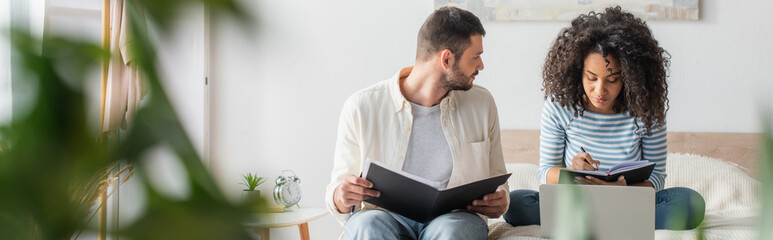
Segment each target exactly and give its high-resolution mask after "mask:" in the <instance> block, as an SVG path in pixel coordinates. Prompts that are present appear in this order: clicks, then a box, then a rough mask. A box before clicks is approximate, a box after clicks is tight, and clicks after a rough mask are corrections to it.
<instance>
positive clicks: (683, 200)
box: [503, 187, 706, 230]
mask: <svg viewBox="0 0 773 240" xmlns="http://www.w3.org/2000/svg"><path fill="white" fill-rule="evenodd" d="M705 211H706V202H704V200H703V197H701V195H700V194H699V193H698V192H696V191H695V190H692V189H689V188H684V187H674V188H667V189H663V190H660V191H658V192H656V193H655V229H669V230H686V229H693V228H695V227H697V226H698V225H699V224H700V223H701V222H703V214H704V212H705ZM503 217H504V219H505V221H506V222H507V223H510V224H511V225H513V226H523V225H535V224H540V219H539V192H537V191H532V190H526V189H519V190H515V191H512V192H510V209H509V210H507V213H505V215H504V216H503Z"/></svg>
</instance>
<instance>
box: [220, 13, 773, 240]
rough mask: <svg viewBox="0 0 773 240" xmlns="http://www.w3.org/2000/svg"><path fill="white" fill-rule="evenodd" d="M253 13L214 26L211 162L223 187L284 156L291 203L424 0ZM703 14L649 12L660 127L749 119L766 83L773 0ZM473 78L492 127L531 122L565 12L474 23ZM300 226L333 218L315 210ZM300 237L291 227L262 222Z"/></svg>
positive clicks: (747, 125) (770, 78)
mask: <svg viewBox="0 0 773 240" xmlns="http://www.w3.org/2000/svg"><path fill="white" fill-rule="evenodd" d="M244 2H245V3H246V4H247V7H248V10H249V11H250V12H252V13H254V14H255V15H257V21H256V22H253V23H251V24H249V25H247V26H245V25H238V24H234V23H232V22H227V21H224V22H219V23H218V24H213V25H212V35H211V37H212V59H211V60H212V65H211V68H212V81H211V84H212V85H211V97H212V101H211V103H210V104H211V109H212V110H211V111H212V112H211V118H212V123H211V124H212V125H211V127H212V128H211V142H212V146H211V147H212V161H213V168H214V169H215V174H216V175H217V177H218V180H219V182H220V184H221V186H222V187H223V188H224V189H226V191H227V192H228V193H229V194H230V195H232V196H234V197H235V196H238V191H239V189H240V188H241V187H240V186H239V185H238V184H237V183H238V181H239V175H240V174H242V173H246V172H258V174H260V175H262V176H267V177H269V178H270V179H269V181H268V183H266V184H263V185H262V186H261V187H260V188H261V190H263V191H264V195H270V191H271V187H273V183H272V181H273V180H274V179H275V178H276V176H277V175H278V174H279V173H280V172H281V170H283V169H293V170H294V171H295V172H296V173H297V174H298V176H299V177H300V178H301V180H302V183H301V186H302V190H303V193H304V197H303V200H302V201H301V205H302V206H314V207H322V206H324V203H323V195H324V189H325V185H326V184H327V183H328V181H329V173H330V170H331V168H332V156H333V148H334V142H335V136H336V128H337V121H338V115H339V113H340V109H341V106H342V104H343V101H344V100H345V99H346V98H347V97H348V96H349V95H350V94H352V93H354V92H355V91H356V90H358V89H361V88H364V87H366V86H369V85H371V84H373V83H375V82H377V81H380V80H383V79H386V78H388V77H390V76H391V75H393V74H395V73H396V72H397V71H398V70H399V68H401V67H404V66H408V65H412V63H413V58H414V53H415V39H416V33H417V31H418V29H419V27H420V25H421V24H422V23H423V21H424V19H425V18H426V17H427V15H429V14H430V13H431V12H432V10H433V6H432V1H429V0H427V1H415V0H399V1H357V0H345V1H297V0H287V1H267V0H258V1H244ZM701 4H702V6H701V20H700V21H694V22H650V23H649V25H650V27H651V28H652V30H653V32H654V34H655V37H656V38H657V39H658V40H659V41H660V43H661V45H662V46H663V47H664V48H666V49H667V50H668V51H669V52H670V53H671V55H672V56H673V57H672V61H673V64H672V68H671V77H670V78H669V81H670V82H669V83H670V87H669V90H670V92H669V98H670V100H671V110H670V111H669V114H668V123H669V130H670V131H709V132H756V131H760V130H761V127H760V121H759V114H758V111H757V110H758V109H759V108H761V107H762V105H763V102H766V104H768V105H771V102H773V101H771V99H772V98H771V97H769V96H768V95H769V93H770V92H771V91H773V86H772V85H773V83H771V82H773V68H771V67H770V66H772V64H773V62H772V60H773V47H771V45H770V44H768V43H767V42H768V41H769V39H771V37H773V28H770V26H769V24H770V23H771V22H773V15H771V14H769V9H773V2H769V1H762V0H755V1H745V2H743V3H740V4H739V3H736V2H733V1H701ZM484 26H485V27H486V30H487V31H488V34H487V35H486V37H485V38H484V50H485V53H484V54H483V60H484V63H485V64H486V68H485V69H484V70H483V71H482V72H481V74H480V75H479V77H478V78H477V80H476V83H477V84H480V85H483V86H485V87H487V88H488V89H489V90H490V91H491V92H492V93H493V95H494V97H495V99H496V101H497V104H498V107H499V112H500V122H501V125H502V126H501V127H502V128H503V129H516V128H517V129H538V127H539V116H540V113H541V112H540V111H541V108H542V92H541V91H540V88H541V78H540V72H541V66H542V63H543V60H544V57H545V54H546V52H547V48H548V47H549V45H550V44H551V42H552V40H553V39H554V38H555V36H556V35H557V34H558V32H559V30H560V29H561V28H563V27H566V26H568V23H566V22H502V23H500V22H486V23H484ZM250 31H254V33H255V34H254V38H247V37H244V36H245V32H250ZM309 227H310V231H311V235H312V238H315V239H333V238H335V237H337V235H338V233H340V231H341V228H340V227H339V226H338V225H337V223H336V222H335V221H334V220H333V218H332V217H330V216H326V217H324V218H322V219H320V220H316V221H313V222H311V223H310V224H309ZM271 234H272V235H273V236H274V237H275V238H277V239H298V234H297V228H280V229H274V230H272V231H271Z"/></svg>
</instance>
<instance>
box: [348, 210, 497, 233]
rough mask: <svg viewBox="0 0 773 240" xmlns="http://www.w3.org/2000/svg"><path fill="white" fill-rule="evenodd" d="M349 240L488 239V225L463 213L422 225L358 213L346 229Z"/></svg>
mask: <svg viewBox="0 0 773 240" xmlns="http://www.w3.org/2000/svg"><path fill="white" fill-rule="evenodd" d="M344 237H345V238H346V239H486V238H487V237H488V225H487V224H486V222H484V221H483V219H481V218H480V217H478V215H475V214H473V213H470V212H466V211H460V212H451V213H446V214H443V215H440V216H439V217H437V218H435V219H432V220H431V221H429V222H427V223H420V222H416V221H413V220H411V219H409V218H406V217H403V216H401V215H400V214H396V213H393V212H390V211H386V210H381V209H368V210H363V211H360V212H357V213H355V214H354V215H353V216H352V217H351V218H349V221H346V225H345V226H344Z"/></svg>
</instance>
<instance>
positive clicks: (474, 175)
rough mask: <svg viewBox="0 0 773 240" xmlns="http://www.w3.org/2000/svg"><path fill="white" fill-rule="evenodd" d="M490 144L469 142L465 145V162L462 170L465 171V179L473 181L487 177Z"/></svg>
mask: <svg viewBox="0 0 773 240" xmlns="http://www.w3.org/2000/svg"><path fill="white" fill-rule="evenodd" d="M490 151H491V142H489V141H483V142H471V143H466V144H465V149H464V155H465V161H464V162H463V163H462V165H463V167H462V169H464V170H465V174H464V175H465V178H466V179H468V180H470V181H473V180H477V179H483V178H487V177H489V162H490V156H491V155H490V154H489V153H490Z"/></svg>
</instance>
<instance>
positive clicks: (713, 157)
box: [489, 129, 761, 240]
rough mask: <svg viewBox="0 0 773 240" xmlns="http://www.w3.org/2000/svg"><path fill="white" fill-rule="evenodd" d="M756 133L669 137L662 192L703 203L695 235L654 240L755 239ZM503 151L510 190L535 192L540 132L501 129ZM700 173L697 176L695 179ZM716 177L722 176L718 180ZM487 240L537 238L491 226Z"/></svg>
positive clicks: (666, 233)
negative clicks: (694, 194)
mask: <svg viewBox="0 0 773 240" xmlns="http://www.w3.org/2000/svg"><path fill="white" fill-rule="evenodd" d="M760 137H761V136H760V134H756V133H699V132H669V133H668V157H667V160H666V161H667V163H666V164H667V166H668V168H667V170H666V173H667V174H668V177H667V178H666V186H665V187H666V188H668V187H675V186H683V187H689V188H692V189H694V190H696V191H698V192H699V193H700V194H701V195H702V196H703V198H704V199H705V201H706V214H705V218H704V221H703V223H702V225H701V227H700V228H702V233H701V232H699V230H687V231H673V230H656V231H655V238H656V239H698V238H699V235H701V234H702V235H703V237H705V238H706V239H756V238H757V231H756V224H757V219H758V215H759V212H760V203H759V201H760V200H759V199H760V195H759V194H760V183H759V181H758V180H757V178H756V176H757V173H756V172H754V171H749V170H748V169H756V168H755V167H756V164H757V159H758V148H759V147H758V139H760ZM502 148H503V152H504V157H505V163H506V164H507V170H508V172H511V173H513V175H512V177H510V179H509V180H508V183H509V185H510V190H515V189H532V190H537V189H538V188H539V180H538V179H537V165H538V159H539V130H509V129H508V130H502ZM698 173H700V174H698ZM718 176H720V177H718ZM489 229H490V230H489V239H492V240H493V239H501V240H508V239H541V238H540V237H539V236H540V229H539V226H537V225H532V226H519V227H513V226H511V225H510V224H507V223H506V222H504V220H502V218H499V219H491V220H490V221H489Z"/></svg>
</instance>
